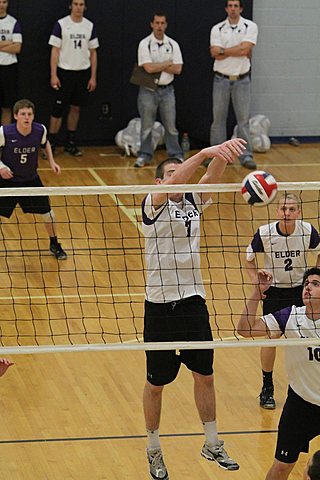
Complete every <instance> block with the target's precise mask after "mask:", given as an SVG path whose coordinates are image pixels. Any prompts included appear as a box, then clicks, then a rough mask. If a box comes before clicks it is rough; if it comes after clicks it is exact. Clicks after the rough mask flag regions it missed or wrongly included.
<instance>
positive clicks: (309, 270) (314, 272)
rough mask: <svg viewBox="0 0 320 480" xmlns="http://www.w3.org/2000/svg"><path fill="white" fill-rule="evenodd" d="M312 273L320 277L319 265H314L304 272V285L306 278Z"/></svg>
mask: <svg viewBox="0 0 320 480" xmlns="http://www.w3.org/2000/svg"><path fill="white" fill-rule="evenodd" d="M310 275H318V276H319V277H320V268H318V267H312V268H308V270H306V271H305V272H304V274H303V279H302V285H304V284H305V282H306V280H307V278H308V277H310Z"/></svg>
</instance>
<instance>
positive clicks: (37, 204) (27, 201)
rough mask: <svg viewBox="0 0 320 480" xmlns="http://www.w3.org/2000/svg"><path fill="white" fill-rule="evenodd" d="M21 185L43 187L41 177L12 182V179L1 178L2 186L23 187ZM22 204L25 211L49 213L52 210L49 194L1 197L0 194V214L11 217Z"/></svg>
mask: <svg viewBox="0 0 320 480" xmlns="http://www.w3.org/2000/svg"><path fill="white" fill-rule="evenodd" d="M21 187H36V188H38V187H43V184H42V182H41V179H40V177H37V178H35V179H34V180H30V181H28V182H23V183H22V182H12V181H10V180H4V179H3V178H1V179H0V188H21ZM18 204H19V205H20V207H21V208H22V211H23V212H24V213H41V214H44V213H49V212H50V210H51V206H50V200H49V197H48V196H47V195H40V196H39V197H30V196H28V197H18V196H17V197H1V196H0V216H1V217H6V218H10V217H11V215H12V212H13V210H14V209H15V207H16V206H17V205H18Z"/></svg>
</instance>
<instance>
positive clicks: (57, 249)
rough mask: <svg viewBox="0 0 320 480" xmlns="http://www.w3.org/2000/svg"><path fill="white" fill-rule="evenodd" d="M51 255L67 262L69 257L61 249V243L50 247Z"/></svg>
mask: <svg viewBox="0 0 320 480" xmlns="http://www.w3.org/2000/svg"><path fill="white" fill-rule="evenodd" d="M50 253H52V255H54V256H55V257H56V259H57V260H66V258H67V257H68V255H67V254H66V252H65V251H64V250H63V248H62V247H61V244H60V243H57V244H55V245H54V244H51V245H50Z"/></svg>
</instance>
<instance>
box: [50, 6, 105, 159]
mask: <svg viewBox="0 0 320 480" xmlns="http://www.w3.org/2000/svg"><path fill="white" fill-rule="evenodd" d="M69 8H70V15H68V16H66V17H64V18H61V19H60V20H58V21H57V22H56V24H55V25H54V27H53V31H52V34H51V36H50V39H49V45H51V46H52V49H51V60H50V67H51V79H50V84H51V87H52V88H53V89H54V90H55V101H54V106H53V110H52V114H51V118H50V126H49V140H50V143H51V145H52V149H53V151H54V149H55V146H56V137H57V133H58V132H59V130H60V127H61V123H62V115H63V112H64V111H65V109H66V108H67V107H69V113H68V118H67V143H66V145H65V151H66V152H67V153H69V154H70V155H72V156H74V157H80V156H81V155H82V151H81V150H79V148H78V147H77V145H76V142H75V135H76V131H77V127H78V122H79V117H80V109H81V107H84V106H86V105H87V101H88V94H89V93H90V92H93V91H94V90H95V89H96V85H97V81H96V72H97V48H98V47H99V41H98V38H97V35H96V29H95V25H94V24H93V23H92V22H91V21H90V20H88V19H87V18H85V17H84V11H85V10H86V0H72V1H71V3H70V5H69Z"/></svg>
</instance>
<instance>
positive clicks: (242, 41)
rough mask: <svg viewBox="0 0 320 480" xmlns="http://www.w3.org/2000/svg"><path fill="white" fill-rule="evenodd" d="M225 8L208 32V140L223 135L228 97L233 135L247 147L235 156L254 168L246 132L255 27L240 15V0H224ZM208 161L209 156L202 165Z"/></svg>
mask: <svg viewBox="0 0 320 480" xmlns="http://www.w3.org/2000/svg"><path fill="white" fill-rule="evenodd" d="M225 10H226V12H227V15H228V16H227V18H226V19H225V20H224V21H222V22H220V23H218V24H217V25H214V26H213V27H212V29H211V34H210V53H211V56H212V58H213V59H214V64H213V70H214V80H213V94H212V101H213V123H212V125H211V130H210V144H211V145H218V144H220V143H222V142H224V141H225V140H226V139H227V116H228V110H229V103H230V97H231V100H232V104H233V108H234V111H235V115H236V119H237V123H238V134H237V136H238V137H240V138H243V139H244V140H246V142H247V148H246V150H245V152H243V154H242V155H241V157H239V160H240V163H241V165H242V166H243V167H245V168H248V169H250V170H254V169H255V168H256V164H255V162H254V160H253V148H252V143H251V138H250V133H249V118H250V97H251V79H250V66H251V62H250V58H251V55H252V49H253V47H254V46H255V44H256V43H257V36H258V27H257V25H256V24H255V23H254V22H252V21H251V20H247V19H246V18H243V17H242V16H241V13H242V11H243V4H242V0H227V1H226V7H225ZM209 162H210V159H209V160H207V161H206V162H205V165H206V166H207V165H208V163H209Z"/></svg>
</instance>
